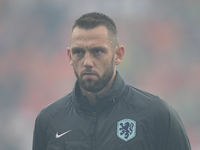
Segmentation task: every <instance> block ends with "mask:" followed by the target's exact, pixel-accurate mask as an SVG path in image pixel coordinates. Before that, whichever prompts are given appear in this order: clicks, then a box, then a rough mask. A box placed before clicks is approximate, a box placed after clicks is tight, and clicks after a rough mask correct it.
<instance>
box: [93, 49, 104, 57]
mask: <svg viewBox="0 0 200 150" xmlns="http://www.w3.org/2000/svg"><path fill="white" fill-rule="evenodd" d="M92 53H93V55H95V56H100V55H101V54H102V53H104V50H103V49H102V48H93V49H92Z"/></svg>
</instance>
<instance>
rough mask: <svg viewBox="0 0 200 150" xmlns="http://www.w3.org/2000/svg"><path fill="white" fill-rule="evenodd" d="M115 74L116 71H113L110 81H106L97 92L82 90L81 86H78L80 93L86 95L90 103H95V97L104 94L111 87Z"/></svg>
mask: <svg viewBox="0 0 200 150" xmlns="http://www.w3.org/2000/svg"><path fill="white" fill-rule="evenodd" d="M115 76H116V71H115V72H114V73H113V76H112V78H111V79H110V81H109V82H108V84H107V85H106V86H105V87H104V88H103V89H102V90H101V91H99V92H89V91H86V90H84V89H83V88H82V87H80V89H81V93H82V95H85V96H87V98H88V100H89V102H90V103H91V104H96V103H97V97H101V96H103V95H105V94H106V93H107V92H108V90H109V89H110V88H111V86H112V84H113V82H114V79H115Z"/></svg>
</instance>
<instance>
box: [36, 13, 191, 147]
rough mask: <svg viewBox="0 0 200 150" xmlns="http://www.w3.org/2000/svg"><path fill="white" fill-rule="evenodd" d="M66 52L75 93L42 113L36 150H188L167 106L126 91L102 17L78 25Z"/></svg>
mask: <svg viewBox="0 0 200 150" xmlns="http://www.w3.org/2000/svg"><path fill="white" fill-rule="evenodd" d="M70 44H71V46H70V47H69V48H68V49H67V54H68V57H69V60H70V64H71V65H72V66H73V68H74V73H75V75H76V77H77V82H76V83H75V86H74V89H73V91H72V92H71V93H69V94H67V95H66V96H64V97H63V98H61V99H59V100H57V101H55V102H54V103H52V104H51V105H49V106H48V107H46V108H44V109H43V110H42V111H41V112H40V114H39V115H38V117H37V119H36V123H35V130H34V139H33V150H122V149H127V150H190V149H191V148H190V144H189V140H188V137H187V135H186V131H185V129H184V126H183V124H182V122H181V120H180V118H179V116H178V114H177V113H176V111H175V110H174V109H173V108H171V107H170V106H169V105H168V104H166V102H164V101H163V100H161V99H160V98H158V97H157V96H154V95H151V94H149V93H147V92H144V91H141V90H139V89H136V88H134V87H132V86H129V85H126V84H125V83H124V81H123V79H122V78H121V76H120V75H119V73H118V72H117V71H116V65H118V64H120V63H121V61H122V59H123V56H124V47H123V46H120V45H119V43H118V38H117V30H116V26H115V24H114V22H113V21H112V20H111V19H110V18H109V17H108V16H106V15H104V14H101V13H95V12H94V13H88V14H85V15H83V16H81V17H80V18H79V19H77V20H76V21H75V23H74V24H73V26H72V31H71V41H70Z"/></svg>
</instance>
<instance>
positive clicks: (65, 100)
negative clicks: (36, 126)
mask: <svg viewBox="0 0 200 150" xmlns="http://www.w3.org/2000/svg"><path fill="white" fill-rule="evenodd" d="M71 103H72V93H69V94H67V95H65V96H63V97H61V98H60V99H58V100H56V101H55V102H53V103H51V104H49V105H48V106H46V107H45V108H43V109H42V110H41V111H40V113H39V114H38V116H37V119H36V121H37V120H38V121H39V122H40V123H41V122H42V124H45V123H48V121H49V120H50V119H51V118H53V117H54V116H55V115H56V114H58V113H59V112H61V111H63V110H64V109H67V108H68V107H69V106H71Z"/></svg>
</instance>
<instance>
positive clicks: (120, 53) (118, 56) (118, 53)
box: [115, 46, 125, 65]
mask: <svg viewBox="0 0 200 150" xmlns="http://www.w3.org/2000/svg"><path fill="white" fill-rule="evenodd" d="M124 51H125V50H124V47H123V46H119V47H116V49H115V65H119V64H120V63H121V61H122V59H123V57H124Z"/></svg>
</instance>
